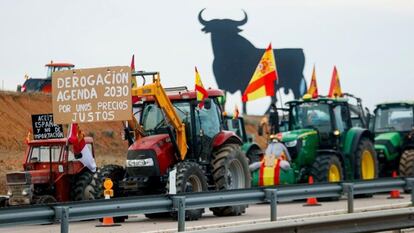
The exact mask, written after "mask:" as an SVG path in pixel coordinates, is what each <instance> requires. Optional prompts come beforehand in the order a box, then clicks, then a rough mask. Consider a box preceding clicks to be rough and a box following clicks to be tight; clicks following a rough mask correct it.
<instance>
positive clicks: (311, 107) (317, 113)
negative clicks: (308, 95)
mask: <svg viewBox="0 0 414 233" xmlns="http://www.w3.org/2000/svg"><path fill="white" fill-rule="evenodd" d="M289 122H290V127H291V130H297V129H304V128H315V129H317V130H318V131H320V132H331V131H332V124H331V117H330V114H329V105H328V104H324V103H317V102H306V103H301V104H298V105H294V106H292V109H291V115H290V120H289Z"/></svg>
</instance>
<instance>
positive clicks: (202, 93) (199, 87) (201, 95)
mask: <svg viewBox="0 0 414 233" xmlns="http://www.w3.org/2000/svg"><path fill="white" fill-rule="evenodd" d="M195 90H196V93H197V101H198V102H199V104H198V108H203V106H204V99H206V98H208V93H207V91H206V89H205V88H204V86H203V83H202V82H201V78H200V74H199V73H198V70H197V67H195Z"/></svg>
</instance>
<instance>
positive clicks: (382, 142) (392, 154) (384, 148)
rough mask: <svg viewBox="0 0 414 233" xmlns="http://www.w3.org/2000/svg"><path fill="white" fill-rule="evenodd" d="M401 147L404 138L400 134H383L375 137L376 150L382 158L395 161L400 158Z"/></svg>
mask: <svg viewBox="0 0 414 233" xmlns="http://www.w3.org/2000/svg"><path fill="white" fill-rule="evenodd" d="M401 145H402V138H401V134H400V133H398V132H389V133H382V134H379V135H378V136H376V137H375V150H376V151H377V153H378V156H379V157H380V158H381V157H385V158H386V159H387V160H394V159H395V158H396V157H398V154H399V152H398V151H399V149H400V147H401Z"/></svg>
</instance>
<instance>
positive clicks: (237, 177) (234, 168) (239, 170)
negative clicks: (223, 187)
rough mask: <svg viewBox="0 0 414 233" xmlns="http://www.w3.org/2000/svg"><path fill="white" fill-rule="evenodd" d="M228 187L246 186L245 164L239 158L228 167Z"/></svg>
mask: <svg viewBox="0 0 414 233" xmlns="http://www.w3.org/2000/svg"><path fill="white" fill-rule="evenodd" d="M227 174H228V175H227V176H228V182H227V184H228V187H229V189H240V188H245V179H246V178H245V177H244V173H243V166H242V164H241V163H240V161H239V160H233V161H231V162H230V164H229V168H228V173H227Z"/></svg>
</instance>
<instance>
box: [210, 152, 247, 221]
mask: <svg viewBox="0 0 414 233" xmlns="http://www.w3.org/2000/svg"><path fill="white" fill-rule="evenodd" d="M211 165H212V167H213V180H214V184H215V186H216V190H229V189H243V188H250V182H251V176H250V171H249V165H248V161H247V157H246V155H245V154H244V153H243V152H242V151H241V149H240V146H239V145H237V144H225V145H222V146H221V147H220V148H219V149H218V150H216V151H215V152H214V153H213V159H212V162H211ZM246 207H247V205H238V206H225V207H215V208H210V210H211V211H212V212H213V214H214V215H216V216H237V215H241V214H242V213H244V212H245V211H246Z"/></svg>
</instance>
